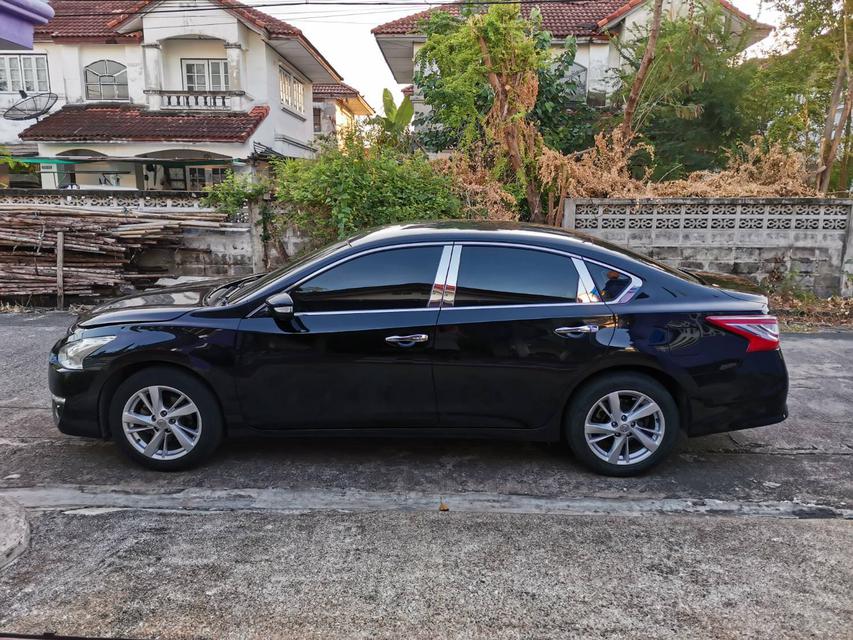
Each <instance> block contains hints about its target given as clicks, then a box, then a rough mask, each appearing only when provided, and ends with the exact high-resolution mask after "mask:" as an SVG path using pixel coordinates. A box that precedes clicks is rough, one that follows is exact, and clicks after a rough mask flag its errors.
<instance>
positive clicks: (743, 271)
mask: <svg viewBox="0 0 853 640" xmlns="http://www.w3.org/2000/svg"><path fill="white" fill-rule="evenodd" d="M563 226H564V227H565V228H567V229H576V230H578V231H583V232H585V233H588V234H590V235H593V236H596V237H598V238H601V239H604V240H608V241H610V242H614V243H617V244H620V245H623V246H626V247H628V248H631V249H634V250H636V251H639V252H641V253H645V254H647V255H649V256H651V257H653V258H657V259H659V260H661V261H663V262H666V263H668V264H671V265H673V266H676V267H683V268H688V269H696V270H702V271H716V272H720V273H733V274H740V275H745V276H749V277H750V278H753V279H754V280H756V281H758V282H761V281H762V280H765V279H766V278H768V277H770V276H773V277H779V276H781V277H787V278H790V279H792V280H793V281H795V282H797V283H798V284H800V285H801V286H803V287H805V288H808V289H811V290H813V291H814V292H815V293H817V294H818V295H824V296H826V295H831V294H838V293H841V294H842V295H845V296H851V295H853V201H851V200H836V199H817V198H770V199H759V198H743V199H738V198H721V199H701V198H685V199H675V198H673V199H643V200H616V199H600V200H598V199H583V200H580V199H579V200H570V201H568V202H567V203H566V210H565V215H564V219H563Z"/></svg>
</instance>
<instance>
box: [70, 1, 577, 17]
mask: <svg viewBox="0 0 853 640" xmlns="http://www.w3.org/2000/svg"><path fill="white" fill-rule="evenodd" d="M64 1H65V2H69V1H75V0H64ZM76 1H79V2H94V1H95V0H76ZM576 1H577V0H470V1H468V2H465V4H466V5H468V6H490V5H504V4H520V5H527V4H530V5H543V4H574V3H575V2H576ZM450 4H461V3H457V2H439V1H438V0H368V1H361V0H329V1H328V2H312V1H311V0H276V1H274V2H262V3H259V4H254V5H232V6H229V5H227V4H226V5H222V6H220V7H182V8H171V9H152V10H150V11H145V10H144V9H138V10H136V11H129V10H128V11H122V10H120V9H119V10H113V11H105V12H85V13H65V12H57V13H55V14H54V16H53V17H54V18H100V17H104V18H118V17H120V16H127V17H130V16H134V15H153V14H163V13H201V12H204V11H222V10H228V9H232V10H238V11H239V10H241V9H258V8H261V7H264V8H266V7H306V6H311V7H321V6H322V7H326V6H340V7H378V6H383V7H401V8H405V7H427V8H431V7H442V6H447V5H450ZM267 15H269V14H267ZM271 17H272V16H271Z"/></svg>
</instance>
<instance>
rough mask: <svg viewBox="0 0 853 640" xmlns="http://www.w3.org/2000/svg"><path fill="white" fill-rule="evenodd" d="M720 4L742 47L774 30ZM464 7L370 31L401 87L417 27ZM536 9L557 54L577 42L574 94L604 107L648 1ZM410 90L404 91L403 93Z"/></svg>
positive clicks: (682, 1) (677, 7)
mask: <svg viewBox="0 0 853 640" xmlns="http://www.w3.org/2000/svg"><path fill="white" fill-rule="evenodd" d="M701 1H702V0H666V1H665V2H664V11H665V15H667V16H669V17H670V18H675V17H677V16H683V15H686V14H687V12H689V11H690V10H691V8H692V7H695V5H696V3H697V2H701ZM705 1H706V2H713V3H718V4H719V5H720V6H721V8H722V11H723V14H724V16H725V19H726V21H727V23H728V24H729V27H730V29H731V30H732V31H733V32H734V33H742V34H744V36H745V38H744V46H749V45H751V44H754V43H755V42H758V41H759V40H761V39H763V38H765V37H766V36H767V35H768V34H769V33H770V32H771V31H772V29H773V27H772V26H770V25H766V24H761V23H760V22H757V21H755V20H753V19H752V18H751V17H750V16H748V15H747V14H745V13H743V12H742V11H740V10H738V9H737V8H736V7H735V6H734V5H733V4H731V3H730V2H728V1H727V0H705ZM462 6H463V3H462V2H456V3H452V4H447V5H442V6H440V7H435V8H432V9H428V10H427V11H421V12H419V13H416V14H413V15H410V16H405V17H403V18H399V19H397V20H394V21H392V22H387V23H385V24H382V25H379V26H378V27H374V28H373V30H372V33H373V35H374V37H375V38H376V42H377V44H378V45H379V49H380V50H381V51H382V55H383V56H384V57H385V62H386V63H387V64H388V66H389V67H390V69H391V72H392V73H393V74H394V79H395V80H396V81H397V82H399V83H401V84H404V83H405V84H408V83H411V82H412V80H413V74H414V69H415V63H414V61H415V55H416V54H417V52H418V50H419V49H420V48H421V46H423V43H424V41H425V40H426V37H425V36H424V34H423V33H421V32H420V28H419V25H420V24H421V22H422V21H423V20H424V19H425V18H427V17H428V16H429V14H430V13H431V12H434V11H446V12H448V13H451V14H453V15H459V14H460V11H461V8H462ZM534 7H536V8H537V9H538V10H539V11H540V13H541V15H542V28H543V29H545V30H546V31H548V32H550V34H551V36H552V38H553V41H552V42H553V46H554V48H555V50H558V49H562V47H563V46H564V45H565V42H566V39H567V38H569V37H573V38H575V40H576V42H577V54H576V56H575V65H574V68H573V70H572V76H573V79H574V80H575V82H576V83H577V84H578V92H579V93H580V94H581V95H582V96H584V97H585V98H586V100H587V101H588V102H589V103H590V104H592V105H594V106H600V105H604V104H605V103H606V101H607V98H608V96H609V95H611V94H612V93H613V91H614V89H615V83H614V81H615V75H614V74H613V73H612V70H613V69H616V68H618V67H620V66H621V65H622V64H624V61H623V60H621V59H620V55H619V48H618V47H617V42H616V41H618V40H628V39H630V38H634V37H637V36H639V35H640V34H642V33H643V28H644V27H645V26H646V25H647V24H648V23H649V21H650V18H651V12H652V2H651V0H570V1H568V2H551V1H548V2H542V4H537V3H536V2H531V3H527V4H523V5H522V6H521V12H522V15H524V16H529V15H530V11H531V10H532V9H533V8H534ZM407 89H408V87H407ZM412 102H413V103H414V105H415V111H416V112H422V111H424V110H425V109H426V108H427V107H426V106H425V105H424V103H423V99H422V97H421V96H419V92H418V90H417V87H414V88H413V92H412Z"/></svg>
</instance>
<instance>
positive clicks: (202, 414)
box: [109, 367, 223, 471]
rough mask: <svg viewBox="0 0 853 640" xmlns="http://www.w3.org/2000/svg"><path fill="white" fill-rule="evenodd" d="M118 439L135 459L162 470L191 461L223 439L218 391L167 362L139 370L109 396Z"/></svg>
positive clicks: (182, 466)
mask: <svg viewBox="0 0 853 640" xmlns="http://www.w3.org/2000/svg"><path fill="white" fill-rule="evenodd" d="M109 416H110V430H111V432H112V436H113V440H115V441H116V443H117V444H118V445H119V447H120V448H121V449H122V451H124V452H125V454H127V455H128V456H129V457H130V458H131V459H133V460H135V461H136V462H138V463H140V464H142V465H144V466H146V467H149V468H151V469H157V470H160V471H175V470H178V469H186V468H188V467H192V466H194V465H196V464H198V463H199V462H201V461H202V460H204V459H205V458H207V457H208V456H209V455H210V454H211V453H212V452H213V451H214V449H216V447H217V445H218V444H219V442H220V440H221V439H222V433H223V428H222V415H221V413H220V410H219V405H218V403H217V401H216V398H215V396H214V395H213V393H212V392H211V391H210V390H209V389H208V388H207V387H206V386H205V385H204V384H203V383H202V382H201V381H199V380H198V379H196V378H195V377H194V376H192V375H191V374H189V373H184V372H183V371H180V370H177V369H171V368H167V367H155V368H151V369H145V370H143V371H139V372H137V373H135V374H133V375H132V376H130V377H129V378H128V379H127V380H125V381H124V382H122V383H121V384H120V385H119V387H118V389H116V392H115V395H114V396H113V398H112V400H111V402H110V413H109Z"/></svg>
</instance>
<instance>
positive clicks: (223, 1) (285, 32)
mask: <svg viewBox="0 0 853 640" xmlns="http://www.w3.org/2000/svg"><path fill="white" fill-rule="evenodd" d="M157 1H158V0H103V1H102V0H51V2H50V5H51V6H52V7H53V9H54V11H55V12H56V16H54V18H53V19H52V20H51V21H50V22H48V23H47V24H45V25H40V26H38V27H36V28H35V37H36V38H37V39H40V40H54V39H72V40H112V39H128V38H133V39H139V38H140V37H141V34H140V33H139V32H134V33H131V34H124V33H119V32H118V31H117V29H118V28H119V27H120V26H121V25H122V24H123V23H124V22H126V21H127V20H129V19H130V18H132V17H134V16H136V15H138V14H139V12H140V11H143V10H144V9H145V8H146V7H147V6H148V5H150V4H152V3H154V2H157ZM212 1H213V2H215V3H217V4H219V5H220V6H221V7H222V8H223V9H225V10H227V11H230V12H231V13H233V14H234V15H235V16H237V17H238V18H241V19H242V20H245V21H246V22H248V23H249V24H252V25H254V26H255V27H257V28H258V29H263V30H265V31H266V32H267V34H268V35H269V37H273V38H274V37H281V36H301V35H302V31H300V30H299V29H297V28H296V27H294V26H293V25H291V24H288V23H287V22H285V21H284V20H279V19H278V18H274V17H272V16H270V15H267V14H266V13H264V12H263V11H259V10H257V9H254V8H252V7H249V6H247V5H245V4H243V3H242V2H238V1H237V0H212Z"/></svg>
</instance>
